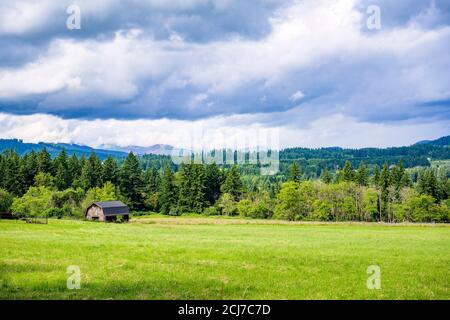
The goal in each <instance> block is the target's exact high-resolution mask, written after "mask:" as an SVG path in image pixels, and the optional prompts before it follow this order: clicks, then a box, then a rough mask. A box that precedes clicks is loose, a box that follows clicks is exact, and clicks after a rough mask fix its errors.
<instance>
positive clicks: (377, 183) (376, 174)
mask: <svg viewBox="0 0 450 320" xmlns="http://www.w3.org/2000/svg"><path fill="white" fill-rule="evenodd" d="M380 176H381V172H380V167H379V166H378V165H375V168H374V171H373V181H372V183H373V185H374V186H375V188H377V189H378V188H380Z"/></svg>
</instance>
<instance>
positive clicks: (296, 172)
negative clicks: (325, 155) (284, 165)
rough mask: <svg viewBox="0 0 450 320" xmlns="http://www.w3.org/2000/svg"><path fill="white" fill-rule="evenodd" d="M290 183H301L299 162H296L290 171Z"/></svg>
mask: <svg viewBox="0 0 450 320" xmlns="http://www.w3.org/2000/svg"><path fill="white" fill-rule="evenodd" d="M288 180H289V181H293V182H300V180H301V172H300V166H299V165H298V162H296V161H294V162H293V163H292V165H291V168H290V170H289V176H288Z"/></svg>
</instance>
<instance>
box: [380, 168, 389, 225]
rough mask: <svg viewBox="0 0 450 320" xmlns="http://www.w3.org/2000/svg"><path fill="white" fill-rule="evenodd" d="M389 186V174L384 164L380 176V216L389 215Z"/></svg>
mask: <svg viewBox="0 0 450 320" xmlns="http://www.w3.org/2000/svg"><path fill="white" fill-rule="evenodd" d="M390 185H391V173H390V171H389V167H388V165H387V163H384V166H383V170H382V171H381V175H380V189H381V215H382V216H384V217H385V216H386V215H388V214H389V187H390Z"/></svg>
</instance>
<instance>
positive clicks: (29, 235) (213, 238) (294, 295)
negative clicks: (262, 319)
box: [0, 217, 450, 299]
mask: <svg viewBox="0 0 450 320" xmlns="http://www.w3.org/2000/svg"><path fill="white" fill-rule="evenodd" d="M0 243H1V245H0V299H449V298H450V292H449V289H450V227H448V226H386V225H375V224H367V225H362V224H354V225H352V224H329V225H321V224H288V223H278V224H277V223H276V222H273V223H270V222H269V223H268V222H258V221H246V220H232V219H230V220H226V219H212V218H210V219H208V218H203V219H193V218H171V219H165V218H158V217H157V218H144V219H136V220H134V221H133V222H131V223H128V224H103V223H93V222H77V221H57V220H51V221H50V222H49V224H48V225H33V224H25V223H24V222H15V221H0ZM69 265H78V266H79V267H80V269H81V289H79V290H68V289H67V287H66V281H67V273H66V270H67V267H68V266H69ZM370 265H378V266H380V268H381V286H382V289H381V290H369V289H367V286H366V280H367V278H368V277H369V275H368V274H367V273H366V271H367V267H368V266H370Z"/></svg>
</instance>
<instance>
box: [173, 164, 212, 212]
mask: <svg viewBox="0 0 450 320" xmlns="http://www.w3.org/2000/svg"><path fill="white" fill-rule="evenodd" d="M205 191H206V173H205V167H204V166H203V165H201V164H182V165H181V170H180V182H179V193H178V205H179V207H180V208H181V209H182V210H183V211H187V212H197V213H200V212H202V211H203V209H204V208H205V207H206V205H207V201H206V194H205Z"/></svg>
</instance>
